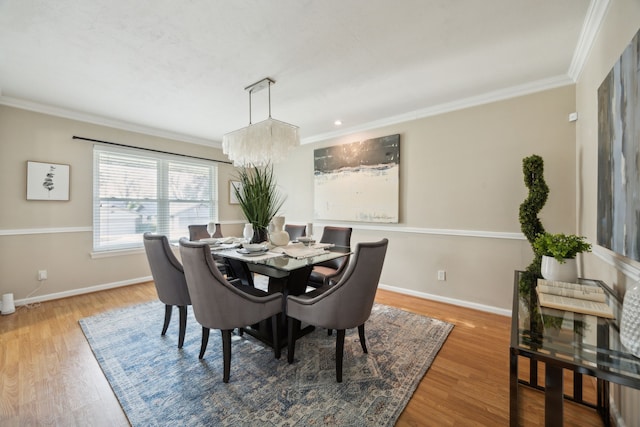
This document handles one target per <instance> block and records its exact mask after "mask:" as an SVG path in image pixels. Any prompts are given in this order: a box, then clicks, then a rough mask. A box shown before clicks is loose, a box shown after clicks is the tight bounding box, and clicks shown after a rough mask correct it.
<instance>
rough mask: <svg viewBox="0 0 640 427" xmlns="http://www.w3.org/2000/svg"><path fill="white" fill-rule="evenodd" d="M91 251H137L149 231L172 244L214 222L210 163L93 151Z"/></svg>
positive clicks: (214, 195) (114, 150) (214, 173)
mask: <svg viewBox="0 0 640 427" xmlns="http://www.w3.org/2000/svg"><path fill="white" fill-rule="evenodd" d="M93 157H94V174H93V250H94V251H105V250H114V249H125V248H135V247H142V246H143V243H142V234H143V233H145V232H147V231H151V232H154V233H160V234H165V235H167V237H168V238H169V240H172V241H176V240H178V239H179V238H180V237H184V236H188V235H189V231H188V228H187V227H188V225H190V224H207V223H209V222H210V221H211V220H214V219H216V218H217V217H218V197H217V188H218V186H217V166H216V164H215V163H213V162H207V161H205V160H197V159H190V158H182V157H179V156H170V155H165V154H160V153H147V152H144V151H142V150H135V149H125V148H112V147H102V146H98V145H96V146H95V147H94V155H93Z"/></svg>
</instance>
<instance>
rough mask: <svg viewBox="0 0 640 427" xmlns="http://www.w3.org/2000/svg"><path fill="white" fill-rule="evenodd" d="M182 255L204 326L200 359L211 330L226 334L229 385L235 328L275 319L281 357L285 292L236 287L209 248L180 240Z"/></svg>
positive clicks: (196, 311)
mask: <svg viewBox="0 0 640 427" xmlns="http://www.w3.org/2000/svg"><path fill="white" fill-rule="evenodd" d="M180 255H181V257H182V262H183V265H184V271H185V277H186V278H187V287H188V288H189V294H190V295H191V300H192V301H193V313H194V314H195V317H196V320H197V321H198V323H200V324H201V325H202V344H201V346H200V355H199V356H198V357H199V358H200V359H202V358H203V357H204V353H205V350H206V349H207V344H208V342H209V330H210V329H212V328H213V329H220V331H221V332H222V353H223V363H224V373H223V377H222V380H223V381H224V382H225V383H227V382H229V375H230V370H231V332H232V331H233V329H235V328H242V327H245V326H248V325H253V324H255V323H258V322H260V321H262V320H265V319H268V318H271V324H272V332H273V343H274V346H273V347H274V354H275V357H276V359H279V358H280V337H279V320H280V319H279V317H280V316H279V314H280V313H281V312H282V304H283V300H282V293H280V292H277V293H273V294H267V293H266V292H264V291H261V290H259V289H256V288H251V287H248V286H242V285H240V284H232V283H230V282H229V281H227V280H226V279H225V278H224V277H223V276H222V274H220V271H219V270H218V269H217V268H216V266H215V263H214V261H213V257H212V256H211V249H210V248H209V245H208V244H206V243H201V242H190V241H188V240H187V239H185V238H182V239H180Z"/></svg>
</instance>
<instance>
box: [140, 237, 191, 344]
mask: <svg viewBox="0 0 640 427" xmlns="http://www.w3.org/2000/svg"><path fill="white" fill-rule="evenodd" d="M143 241H144V250H145V252H146V254H147V260H149V267H150V268H151V275H152V276H153V282H154V283H155V285H156V292H158V299H159V300H160V301H161V302H163V303H164V304H165V312H164V325H163V326H162V333H161V335H165V334H166V332H167V328H168V327H169V322H170V321H171V312H172V311H173V306H174V305H175V306H177V307H178V311H179V313H180V326H179V332H178V348H182V345H183V344H184V335H185V330H186V329H187V306H188V305H191V298H190V297H189V290H188V289H187V281H186V279H185V277H184V269H183V268H182V264H180V261H178V259H177V258H176V256H175V255H174V254H173V251H172V250H171V246H170V245H169V240H168V239H167V236H164V235H161V234H153V233H144V235H143Z"/></svg>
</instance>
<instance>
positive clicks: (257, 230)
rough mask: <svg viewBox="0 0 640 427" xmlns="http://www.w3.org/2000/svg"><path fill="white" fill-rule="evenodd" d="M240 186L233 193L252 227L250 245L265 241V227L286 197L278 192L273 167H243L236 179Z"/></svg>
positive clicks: (269, 165) (268, 165)
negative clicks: (252, 232)
mask: <svg viewBox="0 0 640 427" xmlns="http://www.w3.org/2000/svg"><path fill="white" fill-rule="evenodd" d="M236 179H237V180H238V181H239V182H240V185H239V186H237V187H234V192H235V195H236V198H237V199H238V202H239V203H240V208H241V209H242V213H243V214H244V216H245V218H246V219H247V221H248V222H249V223H251V225H252V226H253V230H254V234H253V239H251V242H252V243H261V242H264V241H266V240H267V227H268V226H269V223H270V222H271V219H272V218H273V217H274V216H275V215H276V213H278V211H279V210H280V208H281V207H282V205H283V203H284V201H285V199H286V197H285V196H284V195H283V194H282V193H281V192H280V191H279V190H278V187H277V184H276V180H275V177H274V175H273V166H272V165H271V164H267V165H265V166H261V167H254V166H251V167H243V168H242V169H240V170H239V172H238V175H237V178H236Z"/></svg>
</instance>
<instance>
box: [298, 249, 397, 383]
mask: <svg viewBox="0 0 640 427" xmlns="http://www.w3.org/2000/svg"><path fill="white" fill-rule="evenodd" d="M388 244H389V241H388V240H387V239H382V240H380V241H379V242H371V243H358V244H357V245H356V250H355V253H354V256H353V259H352V261H351V262H350V263H349V265H348V266H347V268H346V270H345V272H344V274H343V275H342V277H341V278H340V280H339V281H338V283H336V284H335V285H333V286H323V287H321V288H318V289H314V290H313V291H311V292H308V293H306V294H303V295H298V296H293V295H289V296H288V297H287V316H288V317H289V324H288V334H287V335H288V340H289V341H288V342H289V344H288V347H289V348H288V352H287V361H288V362H289V363H293V358H294V355H295V346H296V333H297V331H298V330H299V329H300V322H301V321H302V322H305V323H309V324H311V325H315V326H320V327H324V328H327V329H337V331H338V334H337V335H338V336H337V338H336V380H337V381H338V382H342V359H343V353H344V336H345V330H346V329H351V328H355V327H356V326H357V327H358V334H359V336H360V345H361V346H362V351H364V352H365V353H367V344H366V341H365V335H364V324H365V322H366V321H367V319H369V316H370V315H371V308H372V307H373V301H374V298H375V295H376V290H377V289H378V282H379V280H380V274H381V273H382V265H383V264H384V258H385V255H386V253H387V245H388Z"/></svg>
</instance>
